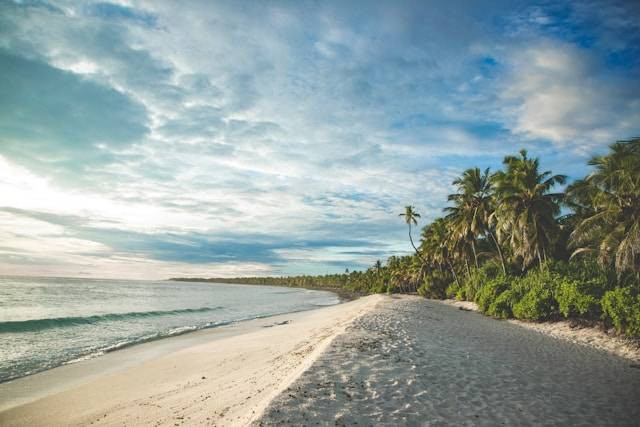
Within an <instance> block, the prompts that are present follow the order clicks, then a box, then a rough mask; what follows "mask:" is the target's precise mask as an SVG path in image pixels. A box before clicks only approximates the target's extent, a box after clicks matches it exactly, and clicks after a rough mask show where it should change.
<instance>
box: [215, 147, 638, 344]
mask: <svg viewBox="0 0 640 427" xmlns="http://www.w3.org/2000/svg"><path fill="white" fill-rule="evenodd" d="M589 165H591V166H593V168H594V169H593V172H592V173H591V174H589V175H588V176H587V177H585V178H584V179H581V180H577V181H575V182H573V183H572V184H571V185H569V186H568V187H567V188H566V189H565V192H564V193H563V192H556V191H554V189H555V188H556V187H557V186H558V185H563V184H564V183H565V180H566V177H565V176H563V175H554V174H553V173H552V172H551V171H541V170H540V164H539V160H538V159H537V158H530V157H529V156H528V153H527V152H526V151H524V150H522V151H520V153H519V155H517V156H507V157H505V159H504V161H503V169H502V170H499V171H496V172H494V173H491V171H490V170H489V169H485V170H480V169H479V168H472V169H468V170H466V171H464V172H463V174H462V175H461V176H460V178H458V179H456V180H455V181H454V182H453V185H454V188H455V189H456V192H455V193H453V194H451V195H450V196H449V197H448V201H449V203H450V205H449V206H448V207H446V208H445V210H444V213H445V215H444V216H443V217H441V218H437V219H435V220H434V221H432V222H431V223H429V224H426V225H425V226H424V227H422V230H421V234H420V242H419V244H418V245H417V246H416V245H415V244H414V241H413V237H412V235H411V230H412V226H417V225H418V220H419V218H420V215H419V214H418V213H417V212H416V210H415V208H414V207H413V206H406V207H405V211H404V213H401V214H400V216H402V217H404V220H405V222H406V223H407V225H408V227H409V239H410V242H411V246H412V247H413V249H414V252H415V253H414V254H412V255H410V256H404V257H396V256H392V257H390V258H389V259H388V260H387V262H386V264H385V265H383V264H382V263H381V262H380V261H377V262H376V264H375V265H374V266H373V267H371V268H369V269H367V270H365V271H352V272H350V273H349V272H346V273H345V274H333V275H325V276H297V277H281V278H272V277H261V278H238V279H215V280H219V281H224V282H231V283H255V284H267V285H284V286H302V287H316V288H334V289H335V288H339V289H346V290H349V291H351V292H355V293H376V292H405V293H414V292H417V293H419V294H420V295H424V296H426V297H430V298H446V297H449V298H457V299H460V300H469V301H474V302H476V303H477V304H478V306H479V309H480V310H481V311H482V312H483V313H485V314H487V315H491V316H495V317H499V318H510V317H515V318H519V319H525V320H531V321H539V320H549V319H557V318H573V319H577V318H580V319H588V320H599V321H602V322H603V323H604V324H605V325H607V326H611V327H614V328H615V329H616V330H618V331H619V332H620V333H625V334H627V335H630V336H640V138H635V139H632V140H629V141H620V142H616V143H615V144H613V145H611V147H610V151H609V153H608V154H607V155H604V156H597V157H594V158H593V159H592V160H591V161H590V162H589Z"/></svg>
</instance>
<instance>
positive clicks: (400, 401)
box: [254, 297, 640, 426]
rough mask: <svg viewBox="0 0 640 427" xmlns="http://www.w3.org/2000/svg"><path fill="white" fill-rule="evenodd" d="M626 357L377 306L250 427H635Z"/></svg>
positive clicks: (451, 311)
mask: <svg viewBox="0 0 640 427" xmlns="http://www.w3.org/2000/svg"><path fill="white" fill-rule="evenodd" d="M639 417H640V369H639V368H638V365H636V364H634V363H633V362H632V361H630V360H628V359H623V358H621V357H618V356H615V355H612V354H610V353H607V352H604V351H601V350H598V349H594V348H589V347H586V346H583V345H577V344H575V343H571V342H568V341H563V340H558V339H555V338H552V337H550V336H546V335H543V334H540V333H537V332H534V331H532V330H528V329H525V328H522V327H520V326H518V325H514V324H512V323H509V322H500V321H496V320H494V319H491V318H488V317H485V316H482V315H481V314H479V313H475V312H472V311H464V310H459V309H457V308H455V307H451V306H448V305H446V304H443V303H440V302H436V301H431V300H424V299H421V298H417V297H393V298H390V297H387V298H386V299H385V300H384V301H383V302H382V303H380V304H379V305H378V306H377V308H376V309H375V310H373V311H371V312H369V313H367V314H365V315H363V316H362V317H360V318H358V319H357V320H356V321H355V322H354V323H353V324H352V325H351V326H349V327H348V328H347V330H346V332H345V333H343V334H342V335H340V336H338V337H337V338H336V339H335V340H334V341H333V342H332V344H331V345H330V346H329V347H328V348H327V350H326V351H325V352H324V353H323V354H322V355H321V356H320V357H319V358H318V359H317V360H316V361H315V362H314V363H313V365H312V366H311V367H310V368H309V369H308V370H307V371H305V372H304V373H303V374H302V375H301V376H300V377H298V379H297V380H296V381H295V382H294V383H293V384H292V385H291V386H289V387H288V388H287V389H286V390H285V391H284V392H283V393H281V394H280V395H279V396H278V397H276V398H275V399H274V400H273V401H272V402H271V403H270V404H269V406H268V407H267V409H266V410H265V412H264V414H263V416H262V417H261V418H260V419H259V420H257V421H255V422H254V425H267V426H270V425H283V424H284V425H474V426H475V425H486V426H496V425H535V426H539V425H550V426H566V425H572V426H574V425H597V426H626V425H629V426H631V425H638V419H639Z"/></svg>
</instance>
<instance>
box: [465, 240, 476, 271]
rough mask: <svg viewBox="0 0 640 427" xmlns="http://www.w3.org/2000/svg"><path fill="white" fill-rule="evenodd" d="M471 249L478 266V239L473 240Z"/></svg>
mask: <svg viewBox="0 0 640 427" xmlns="http://www.w3.org/2000/svg"><path fill="white" fill-rule="evenodd" d="M471 250H473V260H474V262H475V264H476V268H478V254H477V253H476V239H473V240H471ZM467 268H468V266H467Z"/></svg>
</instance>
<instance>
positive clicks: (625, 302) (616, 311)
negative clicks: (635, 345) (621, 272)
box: [602, 287, 640, 336]
mask: <svg viewBox="0 0 640 427" xmlns="http://www.w3.org/2000/svg"><path fill="white" fill-rule="evenodd" d="M602 314H603V318H604V320H605V322H606V323H607V324H610V325H611V324H612V325H613V326H614V327H615V328H616V330H617V331H618V332H622V333H626V334H627V335H630V336H640V295H638V294H637V292H636V291H635V290H634V289H633V288H629V287H627V288H616V289H614V290H612V291H608V292H607V293H605V294H604V296H603V297H602Z"/></svg>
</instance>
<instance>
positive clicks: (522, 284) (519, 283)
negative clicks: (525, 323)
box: [512, 268, 561, 320]
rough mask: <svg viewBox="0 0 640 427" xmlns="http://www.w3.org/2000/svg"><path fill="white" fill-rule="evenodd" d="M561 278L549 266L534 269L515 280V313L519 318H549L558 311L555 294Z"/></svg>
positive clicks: (513, 297)
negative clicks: (554, 291)
mask: <svg viewBox="0 0 640 427" xmlns="http://www.w3.org/2000/svg"><path fill="white" fill-rule="evenodd" d="M560 280H561V277H560V275H558V274H557V273H554V272H552V271H551V270H550V269H548V268H544V269H539V268H536V269H533V270H531V271H529V272H528V273H527V275H526V276H524V277H521V278H519V279H517V280H515V281H514V283H513V286H512V289H513V293H514V294H513V296H512V301H517V302H515V303H514V304H513V306H512V309H513V315H514V317H516V318H518V319H525V320H547V319H549V318H550V317H552V316H553V315H555V314H557V313H558V307H557V306H558V304H557V302H556V300H555V298H554V296H553V290H554V289H555V288H557V286H558V284H559V282H560Z"/></svg>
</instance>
